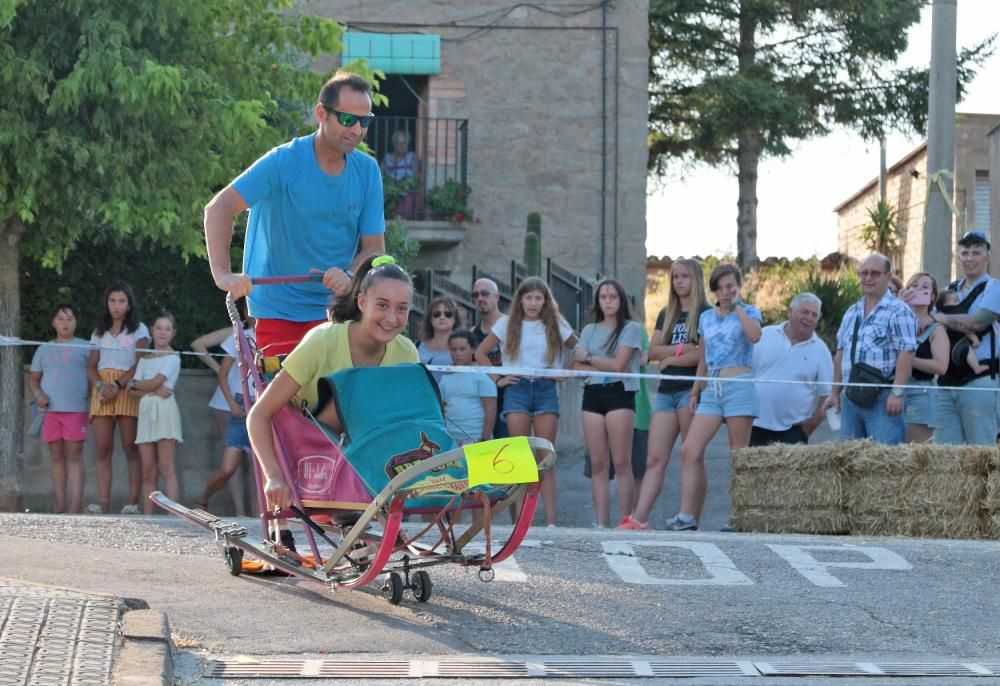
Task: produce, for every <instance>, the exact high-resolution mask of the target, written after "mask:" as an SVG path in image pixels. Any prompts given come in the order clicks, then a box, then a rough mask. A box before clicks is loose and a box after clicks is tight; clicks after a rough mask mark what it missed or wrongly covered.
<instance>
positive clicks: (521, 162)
mask: <svg viewBox="0 0 1000 686" xmlns="http://www.w3.org/2000/svg"><path fill="white" fill-rule="evenodd" d="M540 4H542V5H544V6H545V7H547V8H549V9H553V10H557V11H560V12H563V13H565V14H566V15H571V16H556V15H554V14H551V13H547V12H541V11H539V10H537V9H534V8H531V7H528V6H517V7H514V8H511V3H508V2H500V1H498V0H468V1H467V2H461V3H456V2H451V1H450V0H449V1H444V0H412V1H410V2H405V3H398V2H392V3H390V2H382V3H372V2H361V1H359V0H338V1H337V2H333V0H311V1H310V2H307V3H305V4H304V5H303V7H304V9H305V11H308V12H311V13H315V14H318V15H323V16H328V17H332V18H334V19H337V20H338V21H341V22H344V23H346V24H347V25H348V27H349V30H351V31H370V32H404V33H406V32H421V33H433V34H438V35H440V36H441V63H442V71H441V74H439V75H436V76H432V77H430V78H429V80H428V84H427V89H426V95H425V97H426V105H424V106H422V116H429V117H456V118H463V119H468V121H469V137H468V164H469V166H468V170H469V176H468V181H469V185H470V187H471V189H472V196H471V198H470V205H471V206H472V207H473V209H474V210H475V213H476V217H477V218H478V222H477V223H472V224H467V225H466V231H465V239H464V241H463V242H462V243H461V244H460V245H459V246H457V247H456V248H452V249H441V248H436V249H433V250H427V251H425V253H424V255H423V256H422V259H421V262H422V265H421V266H427V267H433V268H435V269H443V270H446V271H450V272H451V276H452V278H453V279H455V280H457V281H459V282H464V281H465V280H466V279H468V278H470V277H471V267H472V265H473V264H478V265H479V266H480V267H481V268H483V269H485V270H487V271H490V272H493V273H500V274H504V273H507V270H508V269H509V261H510V259H512V258H516V259H518V260H520V259H521V257H522V254H523V246H524V234H525V222H526V218H527V215H528V213H529V212H532V211H538V212H540V213H541V216H542V256H543V257H551V258H553V259H554V260H555V261H557V262H559V263H560V264H561V265H563V266H564V267H566V268H568V269H570V270H572V271H574V272H576V273H578V274H581V275H584V276H588V277H593V276H594V275H596V274H597V273H598V272H599V271H603V272H604V273H606V274H609V275H616V276H618V277H619V278H621V280H622V281H623V282H624V284H625V286H626V288H627V289H628V291H629V292H630V293H632V294H634V295H635V296H636V300H637V301H638V302H641V301H642V292H643V288H644V278H645V277H644V270H643V268H642V267H643V264H644V263H645V257H646V250H645V240H646V158H647V154H646V131H647V126H646V125H647V109H648V104H647V103H648V95H647V62H648V48H647V35H648V18H647V15H648V0H619V1H618V2H615V3H614V5H613V7H611V8H609V12H608V17H607V20H608V25H609V27H610V30H609V31H607V33H606V37H607V49H606V50H602V38H603V37H604V36H605V33H604V32H602V30H601V10H600V8H599V6H598V5H597V3H595V8H594V9H593V10H590V11H586V12H583V13H576V14H573V12H574V11H576V10H579V9H580V5H579V3H565V2H552V1H551V0H549V1H547V2H544V3H540ZM449 22H458V23H464V24H467V26H465V27H461V28H457V27H453V26H452V27H449V26H445V25H444V24H447V23H449ZM487 26H488V28H475V27H487ZM602 54H603V55H605V56H606V64H605V67H606V69H607V75H608V81H607V84H606V86H603V85H602V79H601V73H602ZM602 100H604V101H605V102H604V105H603V108H604V111H603V112H602ZM603 121H606V122H607V125H608V126H607V131H606V140H605V141H603V143H602V122H603ZM602 159H604V160H606V162H607V174H606V189H605V196H604V201H605V202H604V205H605V209H604V216H605V227H604V234H605V235H604V268H603V270H602V269H601V231H602V229H601V224H602V222H601V208H602V195H601V190H602V167H601V164H602Z"/></svg>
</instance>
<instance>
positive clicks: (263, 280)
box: [250, 272, 323, 286]
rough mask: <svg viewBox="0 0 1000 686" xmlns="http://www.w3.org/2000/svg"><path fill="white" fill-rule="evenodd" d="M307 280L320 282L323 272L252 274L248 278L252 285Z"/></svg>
mask: <svg viewBox="0 0 1000 686" xmlns="http://www.w3.org/2000/svg"><path fill="white" fill-rule="evenodd" d="M307 281H314V282H316V283H322V282H323V274H322V273H320V272H317V273H314V274H302V275H300V276H254V277H251V278H250V283H252V284H253V285H254V286H270V285H274V284H282V283H305V282H307Z"/></svg>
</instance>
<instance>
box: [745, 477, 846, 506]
mask: <svg viewBox="0 0 1000 686" xmlns="http://www.w3.org/2000/svg"><path fill="white" fill-rule="evenodd" d="M729 497H730V500H731V501H732V505H733V508H735V509H737V510H741V509H772V508H773V509H778V510H787V509H796V508H802V509H826V508H837V509H840V508H841V506H842V504H843V500H844V478H843V476H841V474H840V473H838V472H835V471H828V470H811V471H799V472H796V471H791V470H789V471H782V470H762V469H754V470H750V471H745V472H741V473H739V474H734V475H733V478H732V480H731V481H730V485H729Z"/></svg>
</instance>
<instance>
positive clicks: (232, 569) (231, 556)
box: [225, 546, 243, 576]
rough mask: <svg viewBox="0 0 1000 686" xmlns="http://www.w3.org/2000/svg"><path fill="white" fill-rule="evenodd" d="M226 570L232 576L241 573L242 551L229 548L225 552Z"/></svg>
mask: <svg viewBox="0 0 1000 686" xmlns="http://www.w3.org/2000/svg"><path fill="white" fill-rule="evenodd" d="M225 558H226V569H228V570H229V573H230V574H232V575H233V576H239V575H240V574H241V573H242V572H243V551H242V550H240V549H239V548H234V547H232V546H229V547H227V548H226V552H225Z"/></svg>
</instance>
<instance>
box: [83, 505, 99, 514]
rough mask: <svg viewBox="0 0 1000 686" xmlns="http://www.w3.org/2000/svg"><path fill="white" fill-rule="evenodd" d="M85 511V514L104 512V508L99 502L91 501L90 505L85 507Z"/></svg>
mask: <svg viewBox="0 0 1000 686" xmlns="http://www.w3.org/2000/svg"><path fill="white" fill-rule="evenodd" d="M83 513H84V514H104V510H102V509H101V506H100V505H98V504H97V503H91V504H90V505H87V507H86V508H84V510H83Z"/></svg>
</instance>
